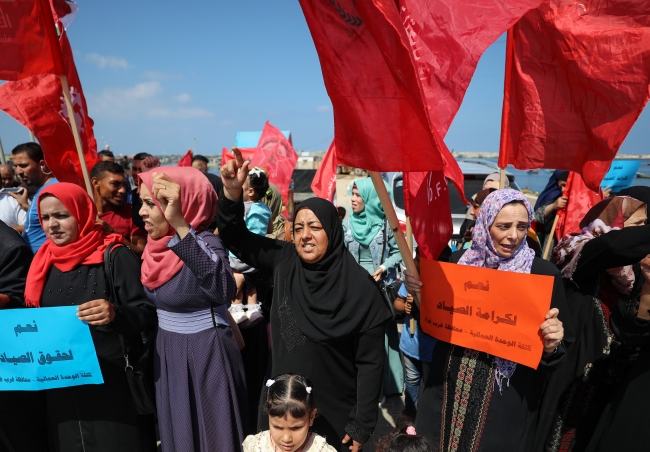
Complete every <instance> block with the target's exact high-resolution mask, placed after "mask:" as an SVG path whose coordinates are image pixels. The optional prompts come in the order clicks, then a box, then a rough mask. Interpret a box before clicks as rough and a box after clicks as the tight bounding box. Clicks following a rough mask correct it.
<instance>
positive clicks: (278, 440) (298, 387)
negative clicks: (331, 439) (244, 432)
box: [243, 374, 336, 452]
mask: <svg viewBox="0 0 650 452" xmlns="http://www.w3.org/2000/svg"><path fill="white" fill-rule="evenodd" d="M266 386H267V387H268V392H267V394H266V405H265V407H264V409H265V410H266V412H267V414H268V415H269V428H270V430H266V431H264V432H261V433H258V434H257V435H249V436H248V437H247V438H246V440H245V441H244V444H243V446H244V452H275V451H283V452H336V449H334V447H332V446H330V445H329V444H327V442H326V441H325V438H323V437H322V436H318V435H317V434H315V433H311V432H310V431H309V428H310V427H311V426H312V424H313V423H314V418H315V417H316V413H317V411H318V410H317V409H316V407H315V406H314V397H313V396H312V387H311V383H310V382H309V380H307V379H306V378H305V377H303V376H302V375H296V374H285V375H280V376H279V377H276V378H275V379H274V380H268V381H267V382H266Z"/></svg>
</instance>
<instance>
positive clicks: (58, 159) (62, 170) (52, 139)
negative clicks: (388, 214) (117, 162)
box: [0, 3, 99, 187]
mask: <svg viewBox="0 0 650 452" xmlns="http://www.w3.org/2000/svg"><path fill="white" fill-rule="evenodd" d="M0 4H1V5H2V6H4V5H5V3H0ZM60 31H61V37H60V38H59V43H58V44H59V46H60V53H61V55H62V60H63V61H62V63H63V68H64V73H65V75H66V76H67V80H68V85H69V87H70V95H71V98H72V106H73V110H74V115H75V120H76V122H77V126H78V128H79V136H80V139H81V144H82V147H83V152H84V158H85V161H86V165H87V167H88V169H89V170H90V169H92V167H93V166H94V165H95V163H97V162H98V161H99V157H98V156H97V141H96V140H95V136H94V133H93V125H94V123H93V120H92V119H91V118H90V117H89V116H88V107H87V105H86V99H85V97H84V95H83V91H82V89H81V81H80V80H79V75H78V74H77V69H76V67H75V63H74V58H73V56H72V48H71V47H70V42H69V41H68V37H67V33H66V32H65V30H63V27H60ZM0 110H3V111H5V112H6V113H7V114H9V115H10V116H12V117H13V118H14V119H15V120H16V121H18V122H20V123H21V124H22V125H24V126H25V127H26V128H28V129H29V130H31V131H32V132H33V133H34V135H35V136H36V138H38V141H39V143H40V144H41V147H42V148H43V153H44V154H45V161H46V162H47V165H48V166H49V168H50V169H51V170H52V172H53V173H54V176H55V177H56V178H57V179H58V180H59V181H61V182H72V183H76V184H78V185H80V186H81V187H85V184H84V180H83V174H82V172H81V163H80V162H79V156H78V153H77V148H76V146H75V142H74V137H73V134H72V128H71V125H70V120H69V117H68V110H67V108H66V106H65V101H64V98H63V89H62V87H61V81H60V79H59V77H58V76H57V75H53V74H46V75H34V76H31V77H27V78H23V79H21V80H18V81H13V82H6V83H4V84H3V85H1V86H0Z"/></svg>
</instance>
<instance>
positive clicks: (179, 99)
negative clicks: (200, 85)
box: [174, 93, 192, 104]
mask: <svg viewBox="0 0 650 452" xmlns="http://www.w3.org/2000/svg"><path fill="white" fill-rule="evenodd" d="M174 100H175V101H176V102H178V103H180V104H186V103H188V102H189V101H191V100H192V96H190V95H189V94H187V93H183V94H179V95H178V96H175V97H174Z"/></svg>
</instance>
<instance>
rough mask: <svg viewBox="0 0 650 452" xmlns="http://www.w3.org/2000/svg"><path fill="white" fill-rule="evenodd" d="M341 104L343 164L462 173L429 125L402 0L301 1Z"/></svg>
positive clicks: (338, 127) (457, 178) (338, 130)
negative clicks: (400, 7) (397, 1)
mask: <svg viewBox="0 0 650 452" xmlns="http://www.w3.org/2000/svg"><path fill="white" fill-rule="evenodd" d="M300 4H301V6H302V9H303V12H304V14H305V18H306V19H307V24H308V25H309V29H310V31H311V35H312V38H313V39H314V44H315V45H316V50H317V51H318V56H319V58H320V62H321V69H322V71H323V78H324V80H325V87H326V88H327V92H328V94H329V96H330V98H331V100H332V105H333V107H334V135H335V137H336V148H337V158H338V160H339V162H340V163H342V164H345V165H350V166H354V167H358V168H364V169H368V170H373V171H428V170H442V169H445V172H446V175H447V176H448V177H451V178H452V179H453V180H454V182H455V183H456V184H457V185H458V186H459V188H460V190H461V191H462V183H463V176H462V172H461V171H460V169H459V168H458V165H457V164H456V162H455V160H454V159H453V157H452V156H451V153H450V152H449V150H448V149H447V147H446V146H445V144H444V142H443V141H442V139H441V138H440V136H439V135H438V132H437V130H435V129H432V128H431V126H430V123H429V119H428V114H427V108H426V107H425V104H424V98H423V93H422V88H421V85H420V80H419V76H418V72H417V68H416V65H415V62H414V59H413V56H412V50H411V44H410V42H409V37H408V35H407V33H406V30H405V29H404V25H403V24H402V19H401V18H400V15H399V10H398V8H397V5H396V4H395V0H367V1H363V2H361V1H356V2H355V1H353V0H337V1H328V2H326V1H321V0H300Z"/></svg>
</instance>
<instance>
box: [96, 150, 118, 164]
mask: <svg viewBox="0 0 650 452" xmlns="http://www.w3.org/2000/svg"><path fill="white" fill-rule="evenodd" d="M97 154H98V155H99V158H100V159H102V162H114V161H115V155H114V154H113V153H112V152H111V151H109V150H108V149H104V150H103V151H99V152H98V153H97Z"/></svg>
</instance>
